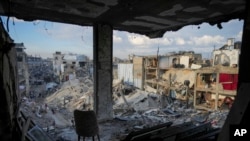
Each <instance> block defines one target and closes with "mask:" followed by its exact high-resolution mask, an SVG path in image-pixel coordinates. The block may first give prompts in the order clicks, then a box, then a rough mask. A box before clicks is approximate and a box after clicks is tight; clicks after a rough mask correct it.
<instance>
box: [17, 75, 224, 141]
mask: <svg viewBox="0 0 250 141" xmlns="http://www.w3.org/2000/svg"><path fill="white" fill-rule="evenodd" d="M113 90H114V91H113V109H114V119H113V120H111V121H106V122H102V123H99V128H100V137H101V139H102V140H105V141H108V140H112V141H118V140H122V139H124V138H126V136H127V135H128V134H129V133H131V132H132V131H139V130H143V129H148V128H152V127H154V126H157V125H160V124H165V123H170V122H171V123H172V125H171V126H175V125H180V124H185V123H190V122H191V123H193V124H194V125H195V126H196V125H201V124H204V123H211V125H212V127H213V128H220V127H222V125H223V124H224V121H225V119H226V117H227V114H228V110H221V111H216V112H209V111H198V110H195V109H193V108H192V106H190V105H188V104H187V103H186V101H182V100H178V99H173V98H172V97H169V96H167V95H165V94H159V93H154V92H146V91H142V90H139V89H137V88H135V87H133V86H131V85H128V84H125V83H123V82H122V81H114V83H113ZM75 109H81V110H89V109H91V110H92V109H93V82H92V80H91V79H90V78H89V77H82V78H79V79H72V80H69V81H66V82H64V83H63V84H62V85H60V86H59V87H58V88H57V89H56V90H55V92H54V93H52V94H49V95H47V97H46V98H45V99H44V100H43V101H34V99H29V98H23V101H22V106H21V110H22V111H23V113H24V114H25V115H27V116H29V117H32V120H33V121H34V123H35V124H36V125H38V126H39V127H41V128H42V129H44V131H47V130H48V129H49V130H52V129H53V130H54V132H53V134H50V135H52V136H53V137H54V138H55V139H56V140H58V141H66V140H67V141H74V140H76V139H77V135H76V133H75V129H74V123H73V122H74V121H73V114H72V112H73V111H74V110H75Z"/></svg>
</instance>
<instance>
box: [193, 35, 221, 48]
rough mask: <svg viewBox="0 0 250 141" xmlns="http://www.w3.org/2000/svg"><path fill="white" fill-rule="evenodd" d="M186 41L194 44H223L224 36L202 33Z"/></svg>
mask: <svg viewBox="0 0 250 141" xmlns="http://www.w3.org/2000/svg"><path fill="white" fill-rule="evenodd" d="M188 43H189V44H190V45H191V44H192V45H195V46H211V45H214V44H224V43H225V38H224V37H223V36H221V35H216V36H210V35H203V36H201V37H191V38H190V41H189V42H188Z"/></svg>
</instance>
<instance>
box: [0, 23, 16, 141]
mask: <svg viewBox="0 0 250 141" xmlns="http://www.w3.org/2000/svg"><path fill="white" fill-rule="evenodd" d="M0 33H1V34H0V77H1V78H0V86H1V87H0V103H1V108H0V115H1V116H0V140H1V141H3V140H4V141H12V140H18V139H20V136H19V134H17V133H16V129H15V127H17V126H16V122H15V120H16V115H17V111H18V103H19V96H18V92H17V90H18V87H17V83H16V82H18V81H17V75H16V74H17V68H16V51H15V48H14V44H12V39H10V37H9V36H8V34H7V33H6V32H5V30H4V27H3V25H2V22H1V23H0Z"/></svg>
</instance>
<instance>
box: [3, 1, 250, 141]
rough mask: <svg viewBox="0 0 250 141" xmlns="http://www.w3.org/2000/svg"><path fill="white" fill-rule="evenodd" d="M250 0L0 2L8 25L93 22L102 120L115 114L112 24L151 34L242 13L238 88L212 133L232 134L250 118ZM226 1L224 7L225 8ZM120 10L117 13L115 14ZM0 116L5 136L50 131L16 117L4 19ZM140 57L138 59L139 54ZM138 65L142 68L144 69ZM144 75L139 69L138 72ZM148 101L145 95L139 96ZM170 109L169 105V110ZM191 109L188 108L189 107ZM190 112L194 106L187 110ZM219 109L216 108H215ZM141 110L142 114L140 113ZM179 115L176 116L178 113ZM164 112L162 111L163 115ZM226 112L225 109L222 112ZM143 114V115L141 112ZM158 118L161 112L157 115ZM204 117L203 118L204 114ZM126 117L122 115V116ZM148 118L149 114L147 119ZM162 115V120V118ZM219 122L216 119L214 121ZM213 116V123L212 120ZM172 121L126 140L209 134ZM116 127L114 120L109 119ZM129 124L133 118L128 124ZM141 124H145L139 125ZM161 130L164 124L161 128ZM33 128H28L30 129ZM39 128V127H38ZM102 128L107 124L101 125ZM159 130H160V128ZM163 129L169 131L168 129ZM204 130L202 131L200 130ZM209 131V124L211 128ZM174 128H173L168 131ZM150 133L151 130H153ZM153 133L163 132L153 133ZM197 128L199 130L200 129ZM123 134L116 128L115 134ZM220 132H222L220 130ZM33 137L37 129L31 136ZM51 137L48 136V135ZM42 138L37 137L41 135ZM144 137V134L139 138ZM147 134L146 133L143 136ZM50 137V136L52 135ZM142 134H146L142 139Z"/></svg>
mask: <svg viewBox="0 0 250 141" xmlns="http://www.w3.org/2000/svg"><path fill="white" fill-rule="evenodd" d="M249 4H250V2H249V1H246V0H238V1H234V0H226V1H221V0H212V1H202V2H201V1H198V0H194V1H190V2H187V1H184V0H180V1H163V0H160V1H116V0H109V1H60V2H58V1H57V2H54V1H42V0H38V1H17V0H14V1H13V0H12V1H7V0H3V1H1V2H0V7H1V8H0V14H1V15H3V16H7V17H8V18H7V19H8V20H7V22H6V26H7V28H6V30H7V31H8V30H9V28H8V24H9V18H10V16H14V17H16V18H18V19H23V20H26V21H34V20H49V21H54V22H63V23H71V24H76V25H82V26H86V25H88V26H93V29H94V30H93V34H94V35H93V45H94V49H93V53H94V59H93V60H94V61H93V66H94V92H93V95H94V110H95V112H96V114H97V118H98V120H99V121H107V120H111V119H113V105H112V96H111V93H112V80H113V79H112V75H113V74H112V46H113V40H112V32H113V30H122V31H128V32H134V33H139V34H143V35H147V36H148V37H150V38H156V37H162V36H163V34H164V33H165V32H166V31H176V30H178V29H180V28H182V27H184V26H186V25H199V24H201V23H204V22H205V23H209V24H210V25H217V27H218V28H223V27H222V25H221V23H222V22H227V21H229V20H231V19H241V20H242V19H243V20H244V27H243V37H242V47H241V55H240V61H239V66H240V67H239V77H238V88H239V89H238V90H237V95H236V98H235V101H234V103H233V105H232V107H231V110H230V112H229V114H228V116H225V117H227V118H226V121H225V124H224V125H223V127H222V128H221V130H212V136H213V137H215V138H217V137H218V140H229V137H230V132H229V128H230V125H231V124H235V125H244V124H248V123H249V120H248V119H249V117H248V114H247V113H248V112H249V106H248V105H249V98H250V96H249V91H250V90H249V85H250V84H249V80H250V75H249V72H250V68H249V65H248V62H247V61H244V60H248V58H249V55H248V52H250V49H249V48H248V46H249V44H250V41H249V40H248V36H249V32H250V31H249V29H250V28H249V22H248V21H249V18H250V13H249V7H250V5H249ZM222 7H223V8H222ZM117 15H119V16H117ZM0 30H1V37H0V45H1V51H0V53H1V54H2V55H1V59H0V64H1V65H0V66H2V67H1V68H0V69H1V71H0V74H1V79H0V82H1V88H0V89H1V98H0V99H1V104H2V106H1V107H2V110H1V115H4V116H1V119H0V120H1V122H0V124H1V125H0V128H1V130H0V131H1V132H0V135H1V136H0V137H1V140H25V139H24V138H25V137H27V132H29V133H30V134H32V132H30V131H38V132H39V133H40V134H39V135H46V134H45V133H44V132H43V130H39V128H38V127H37V126H35V128H32V129H31V130H30V129H29V128H28V125H29V122H30V119H29V118H27V119H26V120H24V121H23V122H20V121H18V120H17V119H19V117H18V114H17V113H18V111H19V103H20V99H19V98H20V96H19V95H18V92H17V91H18V85H17V82H18V79H17V75H18V74H17V70H15V69H14V68H15V64H16V61H15V59H16V54H15V51H14V50H13V46H15V45H14V41H13V40H12V39H11V37H9V35H8V32H7V31H6V30H5V28H4V26H3V22H2V21H1V26H0ZM138 61H140V60H138ZM141 67H142V66H140V65H138V68H139V69H140V70H141ZM137 76H138V77H141V76H142V74H141V72H138V73H137ZM138 100H139V101H144V100H145V99H144V98H142V99H140V98H139V99H138ZM157 112H158V111H154V110H151V111H150V112H146V113H143V114H140V115H137V116H132V117H133V118H134V119H138V117H144V115H148V114H149V113H150V114H149V116H150V115H152V114H154V113H157ZM169 112H170V113H171V111H169ZM187 112H188V111H187ZM189 112H191V113H192V111H189ZM214 114H215V113H214ZM141 115H143V116H141ZM172 115H175V116H174V117H173V118H175V117H176V116H178V114H175V113H173V114H172ZM163 116H165V115H161V117H163ZM223 116H224V115H223ZM141 119H144V118H141ZM157 119H159V118H157ZM200 119H201V120H200ZM204 119H205V120H206V119H207V118H202V117H199V116H198V117H197V118H196V120H197V121H200V122H204V121H205V120H204ZM121 120H122V119H121ZM145 120H147V121H148V123H150V120H149V119H145ZM161 121H163V120H161ZM214 122H216V121H214ZM214 122H213V123H214ZM138 123H139V122H138ZM170 124H171V123H166V124H164V125H161V126H158V127H157V128H155V127H154V128H148V129H147V130H146V131H145V130H144V131H143V132H141V131H139V132H135V133H131V134H130V135H129V136H127V138H126V139H127V140H132V139H135V138H136V137H137V139H138V138H139V137H142V138H143V137H145V136H141V135H142V134H143V135H146V138H147V139H149V138H150V139H152V140H164V139H167V138H171V139H179V140H185V139H197V140H199V139H200V140H201V139H207V138H208V136H209V135H211V134H210V133H208V134H207V132H206V131H207V130H206V129H207V127H208V128H209V127H210V125H203V126H193V125H190V123H185V124H181V125H180V126H173V127H170V128H169V126H170ZM209 124H210V123H209ZM106 125H107V126H109V127H112V126H114V125H115V124H114V123H106ZM126 125H130V124H126ZM135 128H137V129H140V128H142V126H136V127H135ZM159 128H160V129H161V130H160V129H159ZM28 129H29V130H28ZM35 129H36V130H35ZM102 131H103V132H104V131H106V130H102ZM158 131H159V132H158ZM164 131H165V132H164ZM198 131H202V132H198ZM209 131H211V130H209ZM169 132H171V135H170V134H167V133H169ZM151 133H152V134H151ZM155 133H159V134H157V135H155ZM196 133H198V134H196ZM119 134H122V133H121V132H119V131H117V132H116V134H115V135H119ZM218 135H219V136H218ZM31 137H33V138H34V135H33V136H31ZM45 137H47V136H45ZM37 139H38V138H37ZM139 139H141V138H139ZM144 139H145V138H144ZM46 140H50V139H49V138H48V137H47V138H46ZM141 140H143V139H141Z"/></svg>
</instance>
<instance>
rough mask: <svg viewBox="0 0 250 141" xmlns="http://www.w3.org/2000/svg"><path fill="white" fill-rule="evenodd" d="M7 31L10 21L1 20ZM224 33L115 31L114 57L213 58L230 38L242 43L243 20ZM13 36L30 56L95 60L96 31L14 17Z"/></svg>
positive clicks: (200, 29)
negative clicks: (180, 55)
mask: <svg viewBox="0 0 250 141" xmlns="http://www.w3.org/2000/svg"><path fill="white" fill-rule="evenodd" d="M1 18H2V20H3V23H4V26H5V29H7V18H6V17H1ZM221 25H222V27H223V28H222V29H219V28H218V27H217V26H216V25H215V26H211V25H209V24H207V23H203V24H201V25H190V26H185V27H183V28H182V29H180V30H178V31H176V32H166V33H165V34H164V36H163V37H162V38H154V39H150V38H148V37H147V36H144V35H139V34H135V33H128V32H124V31H116V30H114V31H113V56H114V57H119V58H121V59H128V55H129V54H134V55H156V54H157V50H158V48H159V54H160V55H164V54H167V53H168V52H178V51H194V52H195V53H202V56H203V58H210V57H211V52H212V51H213V50H214V48H215V49H218V48H220V47H222V46H223V45H224V44H226V43H227V39H228V38H234V39H235V41H241V37H242V29H243V20H240V21H239V20H238V19H236V20H231V21H229V22H227V23H222V24H221ZM8 27H9V31H8V32H9V35H10V37H11V38H12V39H13V40H14V42H15V43H24V46H25V47H26V52H27V54H28V55H33V56H41V57H43V58H47V57H52V54H53V53H55V52H56V51H61V52H62V53H77V54H84V55H87V56H88V57H89V58H90V59H92V58H93V32H92V31H93V29H92V27H87V26H77V25H70V24H63V23H56V22H50V21H33V22H26V21H23V20H19V19H16V18H13V17H11V18H10V19H9V24H8Z"/></svg>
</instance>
